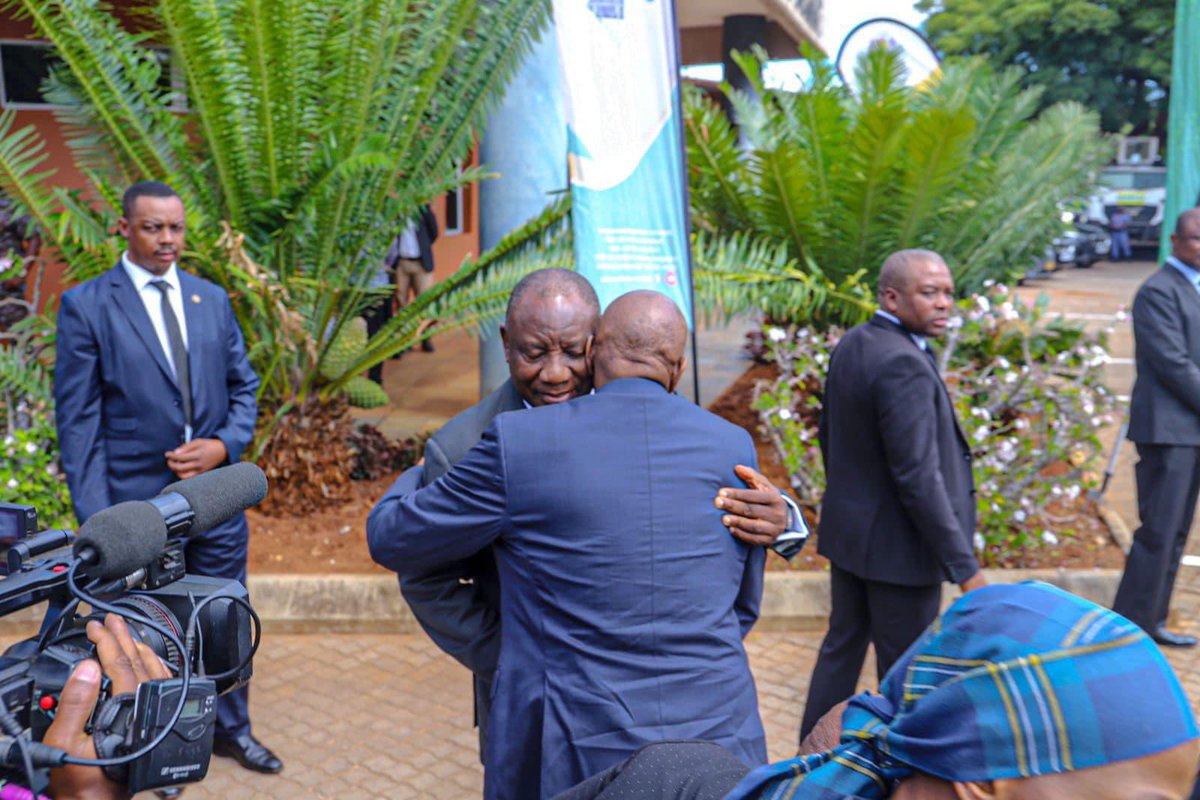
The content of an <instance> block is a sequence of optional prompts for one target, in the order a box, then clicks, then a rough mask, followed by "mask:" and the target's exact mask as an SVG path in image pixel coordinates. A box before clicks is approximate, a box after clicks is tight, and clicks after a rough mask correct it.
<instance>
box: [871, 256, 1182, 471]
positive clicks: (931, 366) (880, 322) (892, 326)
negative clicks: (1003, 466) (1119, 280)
mask: <svg viewBox="0 0 1200 800" xmlns="http://www.w3.org/2000/svg"><path fill="white" fill-rule="evenodd" d="M1176 271H1177V270H1172V272H1176ZM871 323H872V324H874V325H876V326H878V327H880V328H883V329H884V330H886V331H888V332H889V333H892V334H894V335H896V336H900V337H902V338H903V339H904V341H905V343H906V344H907V345H909V346H911V347H915V348H917V349H918V350H921V349H922V348H921V347H920V346H919V345H918V344H917V343H916V342H914V341H913V339H912V336H911V335H909V333H908V331H907V330H905V329H904V328H902V327H900V326H899V325H897V324H896V323H894V322H892V321H891V320H890V319H886V318H885V317H881V316H879V315H878V314H876V315H874V316H873V317H871ZM921 355H922V356H923V357H924V360H925V364H926V369H928V370H929V371H930V372H932V373H933V377H934V379H935V380H936V381H937V385H938V387H939V388H940V390H941V393H942V397H943V398H944V399H945V401H946V407H947V408H948V409H949V411H950V419H951V420H953V421H954V431H955V432H956V433H957V434H958V438H959V439H960V440H961V441H962V443H963V446H964V447H966V448H968V449H970V444H969V443H968V442H967V434H966V432H965V431H963V429H962V425H961V424H960V423H959V421H958V415H957V414H955V413H954V400H953V399H952V398H951V397H950V390H949V389H947V388H946V382H945V381H944V380H942V374H941V373H940V372H938V368H937V359H936V355H935V354H934V352H933V350H932V349H931V350H926V351H924V352H922V353H921Z"/></svg>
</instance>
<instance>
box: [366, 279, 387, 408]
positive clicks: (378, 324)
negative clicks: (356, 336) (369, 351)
mask: <svg viewBox="0 0 1200 800" xmlns="http://www.w3.org/2000/svg"><path fill="white" fill-rule="evenodd" d="M391 318H392V298H391V296H390V295H389V296H387V297H381V298H379V300H377V301H376V302H375V304H374V305H372V306H371V307H370V308H368V309H367V310H366V311H364V312H363V319H365V320H366V321H367V339H368V340H369V339H370V338H371V337H373V336H374V335H375V334H376V333H378V332H379V331H380V329H382V328H383V326H384V325H386V324H387V323H388V320H390V319H391ZM367 377H368V378H370V379H371V380H373V381H375V382H376V383H377V384H379V385H380V386H383V363H382V362H380V363H378V364H376V365H375V366H373V367H371V368H370V369H369V370H367Z"/></svg>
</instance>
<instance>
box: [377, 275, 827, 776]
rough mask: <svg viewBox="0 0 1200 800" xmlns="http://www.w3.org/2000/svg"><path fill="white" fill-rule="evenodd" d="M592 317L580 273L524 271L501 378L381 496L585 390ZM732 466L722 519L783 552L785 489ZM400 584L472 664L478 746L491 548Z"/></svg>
mask: <svg viewBox="0 0 1200 800" xmlns="http://www.w3.org/2000/svg"><path fill="white" fill-rule="evenodd" d="M599 321H600V302H599V300H598V299H597V298H596V292H595V290H594V289H593V288H592V286H591V284H590V283H588V281H587V279H586V278H583V277H582V276H580V275H579V274H578V273H576V272H572V271H570V270H564V269H543V270H538V271H536V272H533V273H530V274H529V275H527V276H525V277H524V278H523V279H522V280H521V281H520V282H519V283H518V284H517V286H516V287H515V288H514V289H513V293H512V296H511V297H510V298H509V301H508V310H507V313H506V315H505V323H504V325H502V326H501V327H500V335H501V338H502V339H503V341H504V356H505V359H506V360H507V361H508V369H509V375H510V377H509V380H507V381H505V382H504V383H503V384H502V385H501V386H500V388H498V389H496V390H495V391H494V392H492V393H491V394H490V395H488V396H487V397H485V398H484V399H483V400H481V401H480V402H479V403H477V404H476V405H474V406H472V407H471V408H468V409H467V410H466V411H464V412H462V413H461V414H459V415H458V416H456V417H455V418H454V419H452V420H450V421H449V422H447V423H446V424H445V425H444V426H443V427H442V428H441V430H439V431H438V432H437V433H435V434H434V435H433V436H432V437H431V438H430V439H429V441H428V442H426V444H425V458H424V467H423V472H420V471H410V472H409V473H405V475H404V476H402V477H401V478H400V479H399V480H398V481H397V486H396V487H393V488H392V489H391V490H390V492H389V493H391V492H395V491H397V487H399V486H401V484H403V483H405V482H406V481H410V480H413V479H414V478H415V476H416V475H418V474H420V476H421V477H420V483H414V485H413V486H411V487H410V489H409V490H410V491H415V490H416V489H417V488H423V487H425V486H428V485H429V484H431V483H433V482H434V481H435V480H437V479H438V478H440V477H442V476H443V475H445V474H446V473H447V472H449V471H450V468H451V467H453V466H454V465H455V464H457V463H458V462H459V461H461V460H462V458H463V456H465V455H466V454H467V453H468V452H469V451H470V450H471V448H472V447H474V446H475V445H476V444H477V443H478V442H479V439H480V437H481V436H483V432H484V431H485V430H487V428H488V426H489V425H491V423H492V420H494V419H495V418H496V417H497V416H499V415H500V414H503V413H504V412H506V411H518V410H520V409H523V408H537V407H541V406H549V405H554V404H557V403H565V402H567V401H568V400H572V399H574V398H576V397H582V396H583V395H586V394H589V393H590V392H591V391H592V376H591V373H590V372H589V371H588V365H587V359H586V358H585V352H586V350H587V347H588V343H589V342H590V341H591V340H592V337H593V335H594V334H595V332H596V326H597V324H598V323H599ZM738 470H739V476H740V477H741V478H742V479H743V480H745V481H747V483H748V484H749V485H750V487H751V488H748V489H742V488H732V487H730V488H726V489H723V490H722V492H724V493H725V494H724V495H723V496H722V497H721V498H719V499H718V501H717V502H718V505H719V507H721V508H722V509H724V510H725V511H726V518H725V524H726V525H727V526H728V527H729V528H730V529H731V531H733V532H734V534H735V535H737V536H738V538H740V539H742V540H743V541H746V542H748V543H750V544H757V545H762V544H771V543H772V542H778V544H775V546H774V549H775V550H776V551H777V552H779V553H780V554H781V555H783V556H784V557H786V558H790V557H791V556H792V555H794V554H795V553H796V552H799V549H800V546H801V545H802V544H803V541H804V538H806V537H807V531H806V530H805V529H804V524H803V520H802V518H801V517H800V515H799V510H798V509H797V510H796V511H794V512H789V511H788V508H787V506H786V505H785V503H784V498H783V496H782V495H781V494H780V493H779V491H778V490H777V489H776V488H775V487H774V486H772V485H771V484H770V482H769V481H767V480H766V478H764V477H763V476H762V475H759V474H758V473H757V472H755V471H754V470H751V469H749V468H744V467H739V468H738ZM785 529H787V530H785ZM781 531H782V532H784V533H783V535H781ZM400 590H401V593H402V594H403V595H404V599H405V600H406V601H407V602H408V605H409V607H410V608H411V609H412V611H413V614H414V616H416V618H417V621H418V622H419V623H420V624H421V627H422V628H424V630H425V632H426V633H427V634H429V637H430V638H431V639H433V641H434V643H435V644H437V646H438V647H440V648H441V649H442V650H443V651H444V652H445V653H447V654H448V655H450V656H451V657H453V658H454V659H455V660H456V661H458V662H459V663H460V664H462V665H463V666H465V667H466V668H467V669H469V670H471V672H472V674H473V676H474V682H475V724H476V725H477V726H478V727H479V736H480V753H482V752H483V744H484V736H485V733H486V731H487V719H488V712H489V708H490V707H489V697H490V696H491V682H492V677H493V674H494V672H495V669H496V660H497V658H498V657H499V648H500V622H499V618H500V615H499V612H500V577H499V574H498V572H497V569H496V562H495V558H494V556H493V554H492V551H491V549H490V548H489V549H487V550H484V551H483V552H481V553H477V554H476V555H474V556H471V557H470V558H468V559H466V560H463V561H460V562H458V563H455V564H453V565H451V566H450V567H448V568H442V569H438V570H433V571H430V572H422V573H406V572H401V573H400Z"/></svg>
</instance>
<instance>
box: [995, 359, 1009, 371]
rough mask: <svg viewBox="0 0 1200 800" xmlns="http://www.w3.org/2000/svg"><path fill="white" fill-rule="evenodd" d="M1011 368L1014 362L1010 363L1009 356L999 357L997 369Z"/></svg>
mask: <svg viewBox="0 0 1200 800" xmlns="http://www.w3.org/2000/svg"><path fill="white" fill-rule="evenodd" d="M1011 368H1012V364H1011V363H1009V360H1008V359H1007V358H1005V357H1004V356H1000V357H999V358H997V359H996V369H1011Z"/></svg>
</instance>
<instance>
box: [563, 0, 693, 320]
mask: <svg viewBox="0 0 1200 800" xmlns="http://www.w3.org/2000/svg"><path fill="white" fill-rule="evenodd" d="M674 17H675V14H674V8H673V6H672V0H554V24H555V29H556V31H557V37H558V52H559V58H560V61H561V64H562V73H563V88H564V91H563V94H564V95H565V98H566V105H567V122H568V130H567V150H568V161H569V166H570V174H571V200H572V211H571V215H572V227H573V228H574V233H575V264H576V269H577V270H578V271H579V272H580V273H581V274H582V275H583V276H584V277H586V278H587V279H588V280H589V281H590V282H591V283H592V285H593V286H595V287H596V293H597V294H598V295H599V296H600V305H601V307H604V306H607V305H608V303H610V302H611V301H612V300H613V299H615V298H616V297H617V296H619V295H621V294H624V293H625V292H628V291H632V290H634V289H654V290H656V291H659V292H662V293H663V294H665V295H667V296H668V297H670V298H671V299H672V300H674V301H675V303H676V304H677V305H678V306H679V308H680V310H681V311H683V315H684V317H686V318H687V321H688V327H689V328H692V327H693V323H692V295H691V270H690V262H689V259H690V247H689V242H688V218H687V199H686V198H687V195H686V192H687V185H686V182H685V181H686V177H685V175H684V163H683V125H682V120H681V119H680V103H679V54H678V52H677V38H676V31H675V19H674Z"/></svg>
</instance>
